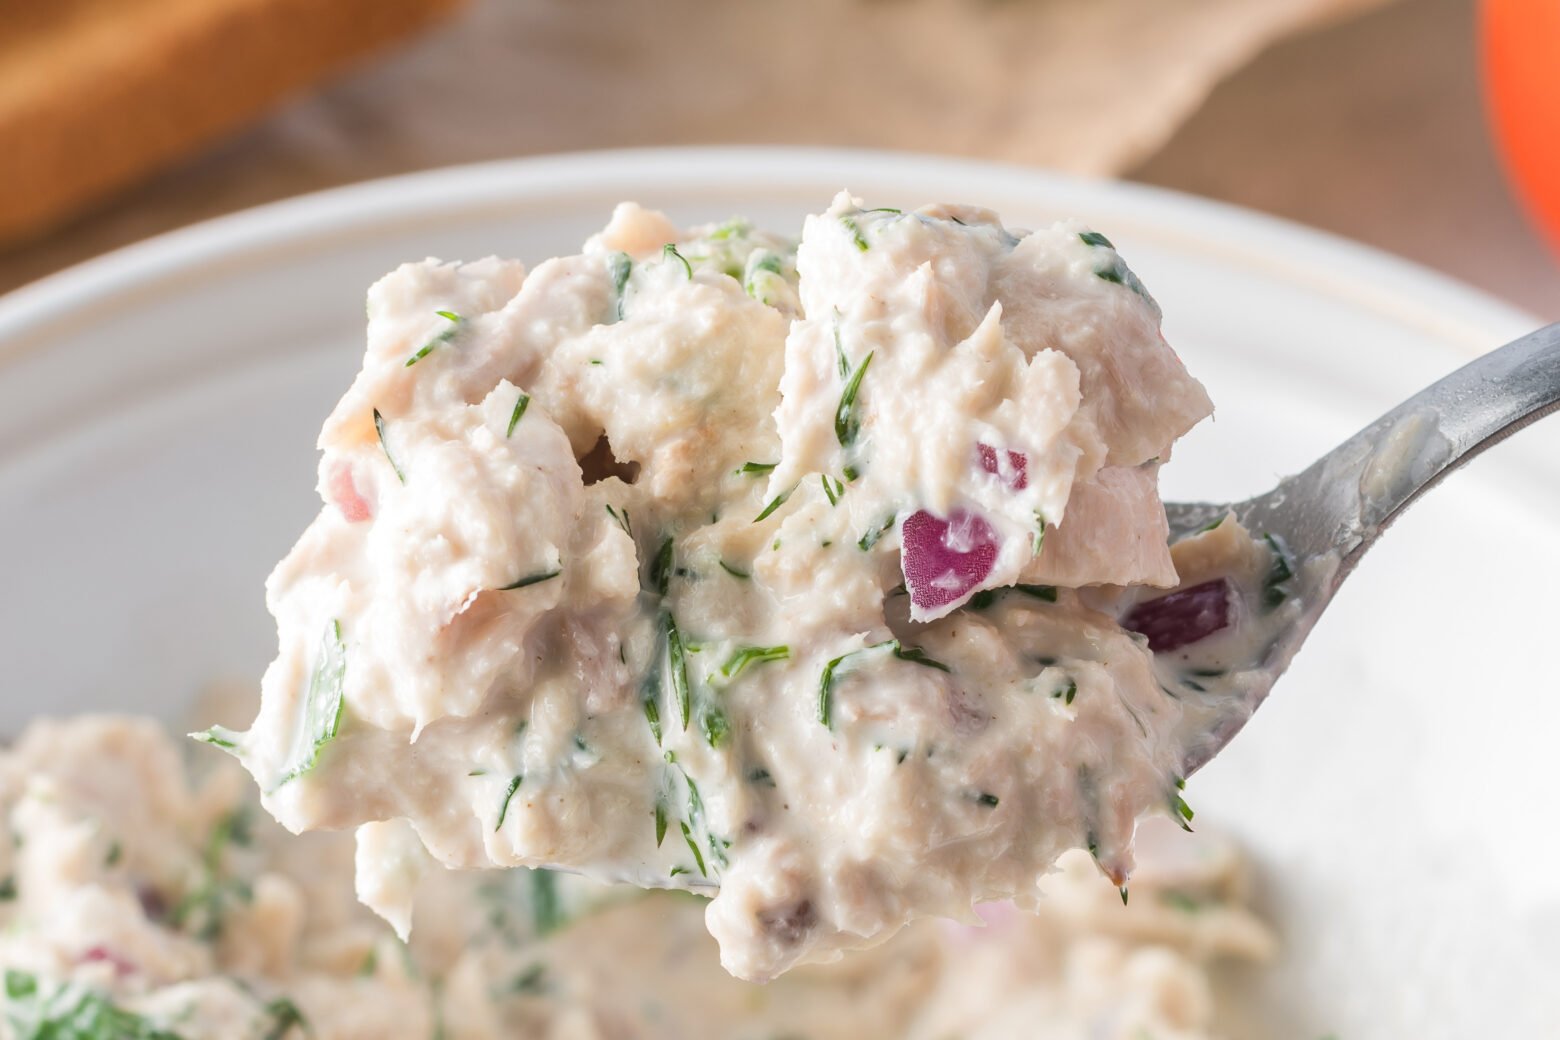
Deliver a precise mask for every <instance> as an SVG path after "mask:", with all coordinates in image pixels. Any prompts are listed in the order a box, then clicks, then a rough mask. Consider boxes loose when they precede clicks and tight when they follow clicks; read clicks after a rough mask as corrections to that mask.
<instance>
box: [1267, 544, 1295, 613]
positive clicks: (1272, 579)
mask: <svg viewBox="0 0 1560 1040" xmlns="http://www.w3.org/2000/svg"><path fill="white" fill-rule="evenodd" d="M1262 540H1263V541H1264V542H1266V543H1267V544H1268V548H1269V549H1271V550H1272V552H1273V565H1272V566H1271V567H1270V568H1269V569H1268V573H1267V577H1266V578H1265V579H1263V582H1262V606H1263V608H1264V609H1266V610H1272V609H1274V608H1275V607H1277V606H1279V605H1280V604H1282V603H1283V602H1284V601H1285V600H1286V599H1288V598H1289V587H1288V586H1287V585H1285V584H1284V583H1285V582H1287V581H1288V580H1289V579H1290V578H1293V577H1294V576H1295V571H1294V567H1292V566H1291V565H1290V563H1289V553H1288V551H1287V550H1286V549H1285V548H1284V543H1283V542H1281V541H1280V540H1279V539H1278V538H1277V536H1275V535H1271V534H1264V535H1263V536H1262Z"/></svg>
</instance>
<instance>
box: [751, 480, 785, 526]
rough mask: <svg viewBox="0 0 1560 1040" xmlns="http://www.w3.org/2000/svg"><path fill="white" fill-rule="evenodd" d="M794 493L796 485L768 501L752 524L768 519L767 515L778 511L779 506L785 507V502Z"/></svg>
mask: <svg viewBox="0 0 1560 1040" xmlns="http://www.w3.org/2000/svg"><path fill="white" fill-rule="evenodd" d="M795 491H796V485H795V484H792V485H791V486H790V487H789V488H787V489H786V490H784V491H782V492H780V493H779V494H778V495H776V496H775V497H774V498H772V499H770V501H769V504H768V505H767V506H765V507H764V511H763V512H762V513H759V514H758V515H757V516H755V517H754V518H753V522H754V523H755V524H756V523H759V522H760V521H763V520H767V519H769V515H770V514H771V513H773V512H774V511H775V510H776V509H779V508H780V507H781V506H783V505H785V503H786V500H787V499H788V498H790V497H791V495H792V494H793V493H794V492H795Z"/></svg>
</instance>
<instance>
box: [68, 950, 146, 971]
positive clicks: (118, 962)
mask: <svg viewBox="0 0 1560 1040" xmlns="http://www.w3.org/2000/svg"><path fill="white" fill-rule="evenodd" d="M99 962H101V963H106V964H110V965H112V966H113V969H114V974H115V975H118V976H121V977H122V976H125V975H130V974H133V973H134V972H135V965H134V964H131V963H130V962H129V961H127V960H125V959H124V958H123V957H121V956H120V955H119V954H117V953H115V952H114V951H113V950H110V949H109V948H108V947H107V946H92V947H89V948H88V949H87V951H86V952H85V953H83V954H82V955H81V960H80V963H82V964H95V963H99Z"/></svg>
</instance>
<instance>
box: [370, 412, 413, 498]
mask: <svg viewBox="0 0 1560 1040" xmlns="http://www.w3.org/2000/svg"><path fill="white" fill-rule="evenodd" d="M374 432H375V433H377V434H378V435H379V447H380V449H381V450H383V451H384V453H385V459H386V460H387V461H389V463H390V468H391V469H392V470H394V471H395V479H397V480H399V481H400V482H401V483H403V484H405V483H406V474H405V473H402V472H401V466H400V464H399V463H397V462H396V461H395V456H394V455H392V454H390V445H389V444H388V443H387V442H386V441H385V417H384V416H382V415H380V414H379V409H378V408H375V409H374Z"/></svg>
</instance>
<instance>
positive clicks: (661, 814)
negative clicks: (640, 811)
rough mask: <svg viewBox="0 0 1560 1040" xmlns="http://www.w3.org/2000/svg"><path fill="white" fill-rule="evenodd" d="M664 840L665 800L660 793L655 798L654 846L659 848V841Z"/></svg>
mask: <svg viewBox="0 0 1560 1040" xmlns="http://www.w3.org/2000/svg"><path fill="white" fill-rule="evenodd" d="M665 840H666V802H665V800H664V799H662V798H661V796H660V795H656V799H655V847H656V848H660V847H661V842H663V841H665Z"/></svg>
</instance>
